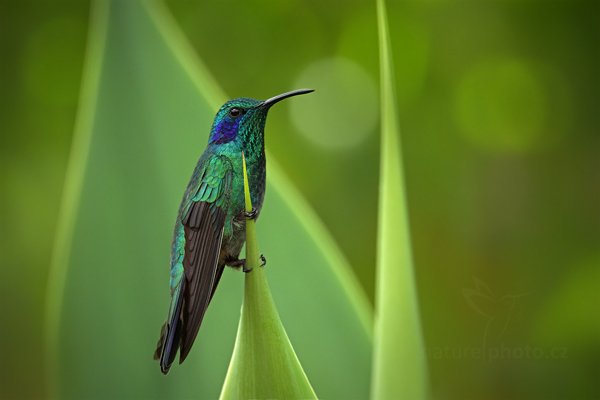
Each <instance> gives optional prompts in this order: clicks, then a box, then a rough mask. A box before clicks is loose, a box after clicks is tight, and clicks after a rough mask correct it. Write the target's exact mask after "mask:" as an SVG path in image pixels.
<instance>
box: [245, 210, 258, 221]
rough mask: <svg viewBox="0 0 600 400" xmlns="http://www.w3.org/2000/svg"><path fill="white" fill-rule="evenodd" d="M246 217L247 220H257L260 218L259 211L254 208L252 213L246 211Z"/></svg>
mask: <svg viewBox="0 0 600 400" xmlns="http://www.w3.org/2000/svg"><path fill="white" fill-rule="evenodd" d="M244 216H245V217H246V219H256V217H257V216H258V210H257V209H256V208H252V211H244Z"/></svg>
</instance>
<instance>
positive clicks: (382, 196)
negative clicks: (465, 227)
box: [371, 0, 427, 400]
mask: <svg viewBox="0 0 600 400" xmlns="http://www.w3.org/2000/svg"><path fill="white" fill-rule="evenodd" d="M377 20H378V27H379V49H380V50H379V51H380V65H381V66H380V73H381V76H380V79H381V161H380V162H381V165H380V182H379V187H380V192H379V232H378V243H377V246H378V247H377V258H378V263H377V274H378V275H377V289H376V290H377V295H376V303H375V304H376V315H377V319H376V322H375V347H374V354H373V357H374V358H373V374H372V379H373V380H372V389H371V398H372V399H377V400H379V399H401V398H404V399H413V400H418V399H424V398H426V397H427V372H426V365H425V351H424V347H423V338H422V336H421V326H420V319H419V311H418V304H417V293H416V286H415V279H414V273H413V262H412V254H411V253H412V251H411V244H410V233H409V223H408V212H407V206H406V194H405V190H404V176H403V175H404V174H403V170H402V154H401V147H400V129H399V124H398V114H397V106H396V94H395V82H394V78H393V71H394V68H393V66H392V56H391V52H390V37H389V32H388V25H387V13H386V9H385V2H384V0H378V1H377Z"/></svg>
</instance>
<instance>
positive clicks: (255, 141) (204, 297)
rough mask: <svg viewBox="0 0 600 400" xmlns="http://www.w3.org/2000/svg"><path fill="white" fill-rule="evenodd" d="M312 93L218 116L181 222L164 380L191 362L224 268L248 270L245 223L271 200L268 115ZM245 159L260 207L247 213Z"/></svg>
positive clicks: (165, 334) (161, 349)
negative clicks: (267, 189)
mask: <svg viewBox="0 0 600 400" xmlns="http://www.w3.org/2000/svg"><path fill="white" fill-rule="evenodd" d="M312 91H313V90H312V89H299V90H294V91H291V92H287V93H283V94H280V95H278V96H274V97H271V98H270V99H267V100H264V101H261V100H256V99H250V98H237V99H233V100H230V101H228V102H227V103H225V104H224V105H223V106H222V107H221V108H220V109H219V111H218V112H217V115H216V116H215V119H214V121H213V124H212V128H211V131H210V137H209V139H208V145H207V147H206V149H205V150H204V153H202V155H201V156H200V159H199V160H198V163H197V164H196V168H195V169H194V172H193V174H192V177H191V179H190V182H189V183H188V186H187V189H186V190H185V194H184V195H183V200H182V201H181V205H180V206H179V212H178V214H177V220H176V222H175V229H174V233H173V240H172V243H171V270H170V292H171V303H170V307H169V314H168V317H167V321H166V322H165V323H164V325H163V326H162V329H161V334H160V339H159V340H158V344H157V348H156V351H155V352H154V359H155V360H159V361H160V369H161V371H162V373H163V374H165V375H166V374H167V373H168V372H169V368H170V367H171V364H172V363H173V360H174V359H175V356H176V354H177V351H178V350H179V363H180V364H181V363H182V362H183V361H184V360H185V358H186V357H187V356H188V354H189V352H190V349H191V348H192V345H193V343H194V340H195V338H196V336H197V334H198V330H199V329H200V325H201V323H202V319H203V317H204V314H205V312H206V309H207V308H208V305H209V304H210V301H211V299H212V297H213V295H214V294H215V290H216V288H217V285H218V284H219V280H220V279H221V275H222V274H223V270H224V269H225V266H231V267H234V268H237V269H240V268H243V270H244V272H246V268H245V260H243V259H240V258H239V254H240V251H241V249H242V246H243V244H244V242H245V240H246V230H245V227H246V218H252V219H256V218H258V216H259V215H260V211H261V209H262V205H263V200H264V196H265V185H266V182H265V180H266V157H265V142H264V129H265V123H266V119H267V113H268V112H269V109H270V108H271V107H272V106H273V105H274V104H276V103H278V102H280V101H281V100H284V99H287V98H289V97H292V96H297V95H301V94H306V93H310V92H312ZM242 155H243V156H244V157H245V159H246V166H247V174H248V182H249V186H250V198H251V199H252V204H253V207H254V208H253V210H252V211H251V212H249V213H247V212H246V211H245V206H244V177H243V172H242ZM261 258H262V263H263V264H264V263H265V262H266V261H265V260H264V257H261Z"/></svg>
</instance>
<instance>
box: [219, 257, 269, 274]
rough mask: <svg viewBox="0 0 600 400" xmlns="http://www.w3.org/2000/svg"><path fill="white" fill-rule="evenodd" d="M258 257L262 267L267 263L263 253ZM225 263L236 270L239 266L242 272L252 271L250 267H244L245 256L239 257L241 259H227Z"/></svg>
mask: <svg viewBox="0 0 600 400" xmlns="http://www.w3.org/2000/svg"><path fill="white" fill-rule="evenodd" d="M259 258H260V267H264V266H265V265H267V259H266V258H265V256H264V255H262V254H261V255H260V257H259ZM226 265H228V266H230V267H232V268H235V269H237V270H239V269H240V268H241V269H242V271H243V272H250V271H252V268H247V267H246V259H245V258H241V259H238V260H231V261H228V262H227V263H226Z"/></svg>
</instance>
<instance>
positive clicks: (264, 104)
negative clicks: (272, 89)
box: [260, 89, 315, 108]
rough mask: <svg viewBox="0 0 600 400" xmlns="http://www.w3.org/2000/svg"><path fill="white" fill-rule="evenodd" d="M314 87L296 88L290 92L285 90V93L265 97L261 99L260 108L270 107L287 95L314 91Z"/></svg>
mask: <svg viewBox="0 0 600 400" xmlns="http://www.w3.org/2000/svg"><path fill="white" fill-rule="evenodd" d="M314 91H315V90H314V89H298V90H292V91H291V92H287V93H282V94H279V95H277V96H274V97H271V98H270V99H267V100H265V101H263V102H262V103H261V104H260V107H261V108H269V107H271V106H272V105H273V104H275V103H278V102H280V101H281V100H283V99H287V98H288V97H292V96H298V95H299V94H306V93H310V92H314Z"/></svg>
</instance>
